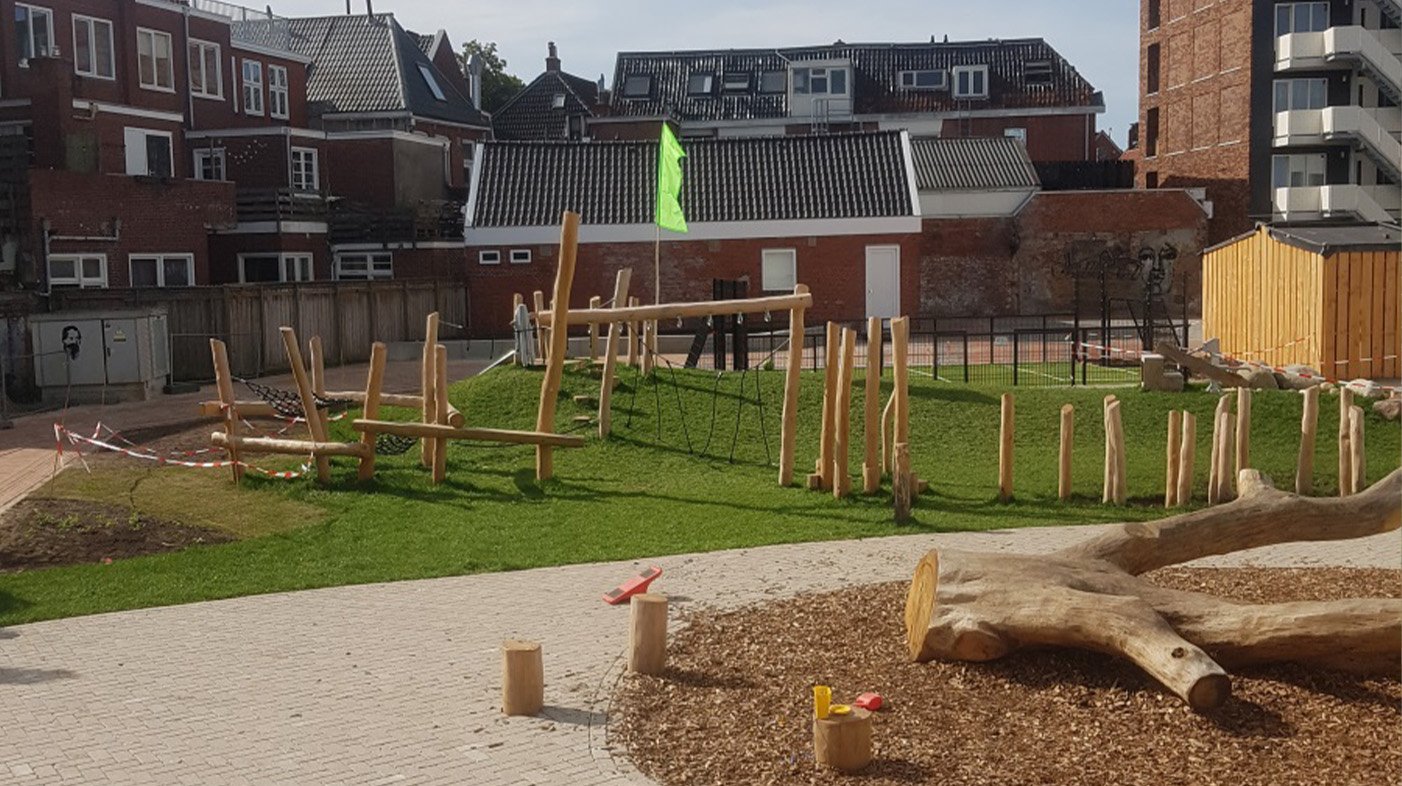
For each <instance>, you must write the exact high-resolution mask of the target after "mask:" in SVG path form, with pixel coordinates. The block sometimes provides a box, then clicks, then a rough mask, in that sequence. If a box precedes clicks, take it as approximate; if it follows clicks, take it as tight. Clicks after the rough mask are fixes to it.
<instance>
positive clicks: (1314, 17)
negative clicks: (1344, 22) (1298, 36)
mask: <svg viewBox="0 0 1402 786" xmlns="http://www.w3.org/2000/svg"><path fill="white" fill-rule="evenodd" d="M1328 27H1329V4H1328V3H1281V4H1280V5H1278V6H1276V7H1275V34H1276V35H1277V36H1282V35H1288V34H1290V33H1318V32H1320V31H1322V30H1326V29H1328Z"/></svg>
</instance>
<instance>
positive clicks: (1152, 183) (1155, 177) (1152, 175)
mask: <svg viewBox="0 0 1402 786" xmlns="http://www.w3.org/2000/svg"><path fill="white" fill-rule="evenodd" d="M1144 187H1145V188H1158V187H1159V173H1158V172H1145V173H1144Z"/></svg>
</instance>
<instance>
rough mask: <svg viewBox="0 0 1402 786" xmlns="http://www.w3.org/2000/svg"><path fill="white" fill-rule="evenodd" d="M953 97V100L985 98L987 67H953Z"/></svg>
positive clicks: (986, 94)
mask: <svg viewBox="0 0 1402 786" xmlns="http://www.w3.org/2000/svg"><path fill="white" fill-rule="evenodd" d="M954 97H955V98H987V97H988V66H986V65H972V66H955V67H954Z"/></svg>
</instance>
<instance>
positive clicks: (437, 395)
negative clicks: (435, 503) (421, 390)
mask: <svg viewBox="0 0 1402 786" xmlns="http://www.w3.org/2000/svg"><path fill="white" fill-rule="evenodd" d="M435 349H436V352H435V353H434V355H435V361H436V362H435V363H434V371H435V374H434V386H433V396H434V401H436V402H437V403H438V411H437V412H435V413H434V419H433V422H435V423H437V424H438V425H440V426H446V425H448V348H447V347H445V346H443V345H442V344H439V345H438V346H437V347H436V348H435ZM447 477H448V440H447V439H446V438H443V437H440V438H439V439H437V440H436V441H435V444H434V446H433V485H435V486H436V485H438V484H439V483H442V482H443V481H444V480H446V479H447Z"/></svg>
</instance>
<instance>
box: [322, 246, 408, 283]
mask: <svg viewBox="0 0 1402 786" xmlns="http://www.w3.org/2000/svg"><path fill="white" fill-rule="evenodd" d="M336 278H338V279H340V280H342V281H369V280H371V279H376V278H394V255H393V254H391V253H390V252H388V251H366V252H355V253H351V252H341V253H338V254H337V255H336Z"/></svg>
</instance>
